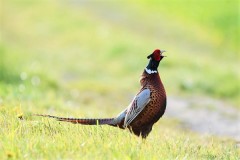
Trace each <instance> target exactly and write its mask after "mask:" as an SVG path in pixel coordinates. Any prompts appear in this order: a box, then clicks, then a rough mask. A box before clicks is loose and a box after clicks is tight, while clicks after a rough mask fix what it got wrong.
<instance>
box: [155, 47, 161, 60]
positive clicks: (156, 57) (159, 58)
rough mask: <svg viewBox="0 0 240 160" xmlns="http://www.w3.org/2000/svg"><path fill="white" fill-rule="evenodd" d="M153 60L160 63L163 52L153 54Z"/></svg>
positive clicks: (157, 51) (156, 51) (158, 51)
mask: <svg viewBox="0 0 240 160" xmlns="http://www.w3.org/2000/svg"><path fill="white" fill-rule="evenodd" d="M153 59H154V60H156V61H160V60H161V51H160V50H159V49H156V50H155V51H154V52H153Z"/></svg>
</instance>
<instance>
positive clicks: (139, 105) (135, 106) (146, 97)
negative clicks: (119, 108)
mask: <svg viewBox="0 0 240 160" xmlns="http://www.w3.org/2000/svg"><path fill="white" fill-rule="evenodd" d="M149 101H150V89H144V90H142V91H141V92H140V93H139V94H138V95H137V96H135V98H134V99H133V101H132V102H131V103H130V105H129V106H128V108H127V113H126V117H125V120H124V128H126V127H127V126H128V125H129V124H130V123H131V122H132V121H133V120H134V119H135V118H136V117H137V115H139V113H141V112H142V110H143V109H144V108H145V107H146V105H147V104H148V103H149Z"/></svg>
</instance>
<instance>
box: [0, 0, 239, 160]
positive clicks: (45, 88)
mask: <svg viewBox="0 0 240 160" xmlns="http://www.w3.org/2000/svg"><path fill="white" fill-rule="evenodd" d="M147 2H148V1H139V3H138V4H137V5H136V4H135V3H133V2H128V1H122V3H119V2H109V3H98V2H94V1H92V3H81V2H76V1H68V2H65V1H61V2H60V1H51V2H49V1H44V0H43V1H27V0H26V1H25V0H23V1H17V0H11V1H4V2H3V7H1V8H2V12H1V13H0V14H1V15H0V16H1V18H2V22H3V23H2V25H1V30H0V34H1V39H0V133H1V134H0V159H7V158H10V157H12V158H14V159H56V158H59V159H78V158H81V157H82V158H84V159H93V158H101V159H113V158H116V159H159V157H160V158H162V159H184V158H186V159H237V157H239V149H237V148H236V146H235V143H234V142H232V141H231V140H228V139H224V138H216V137H208V136H201V135H198V134H196V133H191V132H189V131H187V130H182V129H180V127H179V124H178V122H176V121H173V120H171V119H165V118H163V119H162V120H161V121H160V122H159V123H158V124H157V125H156V126H155V127H154V130H153V132H152V133H151V135H150V137H149V138H148V139H147V140H146V141H145V142H142V140H141V139H139V138H137V137H135V136H133V135H131V134H130V133H129V132H128V131H122V130H119V129H117V128H111V127H108V126H103V127H100V126H97V127H89V126H80V125H72V124H66V123H59V122H55V121H52V120H46V119H41V118H34V117H31V116H30V114H32V113H49V114H54V115H62V116H74V117H113V116H116V115H117V114H118V113H119V112H120V111H122V110H123V109H124V108H125V107H126V106H127V105H128V103H129V102H130V101H131V99H132V97H133V96H134V94H135V93H136V92H137V91H138V89H139V82H138V80H139V76H140V74H141V72H142V71H143V68H144V67H145V66H146V63H147V59H146V56H147V55H148V54H150V53H151V52H152V51H153V50H154V49H155V48H161V49H165V50H167V51H168V52H166V55H167V56H168V57H167V58H165V59H164V60H163V61H162V62H161V64H160V69H159V70H160V73H161V78H162V80H163V82H164V85H165V88H166V90H167V94H168V95H177V96H190V95H194V96H208V97H212V98H217V99H221V100H222V101H224V102H228V103H231V104H233V105H235V106H236V107H238V108H239V106H238V104H239V103H240V101H239V100H240V98H239V89H240V88H239V80H240V75H239V71H238V68H239V67H238V65H239V48H238V39H237V37H238V32H237V29H238V28H239V23H237V22H238V18H239V17H238V10H237V8H236V7H237V1H231V2H229V3H227V2H224V1H220V2H219V1H217V2H216V1H209V2H205V1H203V2H195V1H190V2H191V3H189V1H182V2H181V3H180V2H177V1H161V2H157V1H154V2H153V3H147ZM216 3H218V4H216ZM189 6H190V7H189ZM203 9H204V10H203ZM22 114H23V115H24V116H26V118H27V119H26V120H24V121H20V120H19V119H18V118H17V117H18V115H22Z"/></svg>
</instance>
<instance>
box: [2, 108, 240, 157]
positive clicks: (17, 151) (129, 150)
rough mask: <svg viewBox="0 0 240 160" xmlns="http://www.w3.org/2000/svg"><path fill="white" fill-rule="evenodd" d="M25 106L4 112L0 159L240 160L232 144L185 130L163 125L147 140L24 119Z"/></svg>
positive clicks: (173, 124) (99, 129)
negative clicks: (22, 110) (21, 118)
mask: <svg viewBox="0 0 240 160" xmlns="http://www.w3.org/2000/svg"><path fill="white" fill-rule="evenodd" d="M18 110H19V107H16V108H15V109H12V110H6V109H5V108H2V107H1V112H0V124H1V128H0V133H1V134H0V149H1V152H0V157H2V158H4V159H6V158H10V157H12V158H14V159H26V158H27V159H42V158H43V159H45V158H47V159H55V158H61V159H66V158H67V159H69V158H74V159H76V158H82V159H92V158H94V159H95V158H100V159H109V158H110V159H114V158H117V159H159V158H160V159H175V158H180V159H182V158H188V159H196V158H197V159H199V158H200V159H212V158H217V159H237V157H238V156H239V150H238V149H237V148H236V146H235V144H234V143H232V142H231V141H221V140H219V139H216V138H213V137H208V136H203V137H198V136H196V135H194V134H193V133H189V132H186V131H183V130H179V129H178V127H177V125H176V122H171V121H169V120H164V119H163V120H162V121H161V122H160V123H158V125H156V126H155V127H154V130H153V132H152V133H151V134H150V136H149V138H148V139H147V140H145V141H143V140H141V139H140V138H138V137H136V136H134V135H132V134H130V133H129V132H128V131H127V130H120V129H118V128H113V127H110V126H82V125H73V124H68V123H60V122H56V121H53V120H49V119H44V118H36V117H31V116H30V115H29V116H27V117H24V118H25V119H24V120H19V119H18V118H17V117H18V116H19V111H18Z"/></svg>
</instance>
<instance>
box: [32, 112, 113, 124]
mask: <svg viewBox="0 0 240 160" xmlns="http://www.w3.org/2000/svg"><path fill="white" fill-rule="evenodd" d="M35 116H40V117H48V118H54V119H56V120H58V121H64V122H71V123H74V124H83V125H104V124H108V125H114V120H115V118H102V119H101V118H100V119H87V118H63V117H57V116H51V115H43V114H35Z"/></svg>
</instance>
